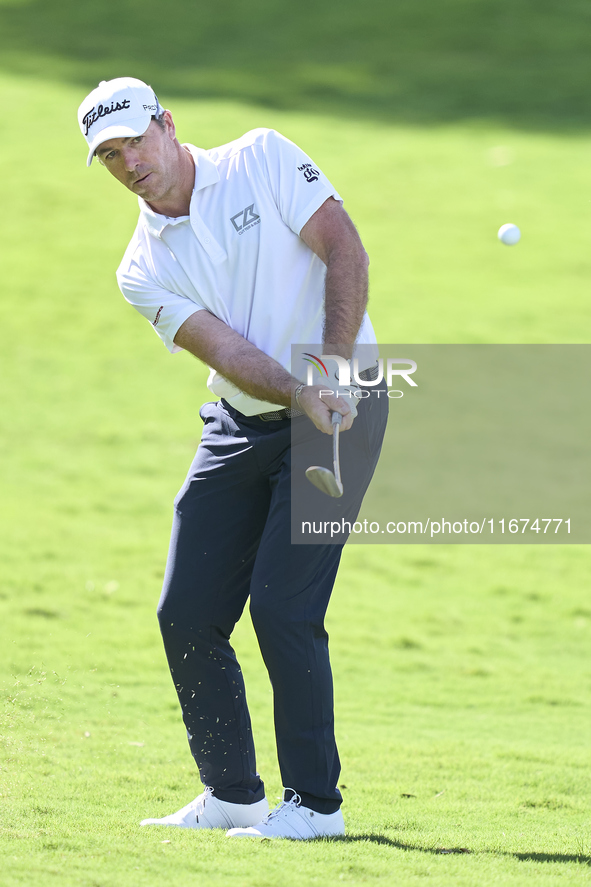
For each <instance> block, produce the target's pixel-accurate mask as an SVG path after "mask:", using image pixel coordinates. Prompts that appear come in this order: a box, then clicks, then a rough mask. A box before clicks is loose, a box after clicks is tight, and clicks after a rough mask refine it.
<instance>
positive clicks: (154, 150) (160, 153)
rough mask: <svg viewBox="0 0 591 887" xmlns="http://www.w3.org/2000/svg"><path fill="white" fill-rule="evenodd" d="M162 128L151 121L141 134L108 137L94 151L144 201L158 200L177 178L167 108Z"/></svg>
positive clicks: (174, 144)
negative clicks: (120, 137)
mask: <svg viewBox="0 0 591 887" xmlns="http://www.w3.org/2000/svg"><path fill="white" fill-rule="evenodd" d="M164 123H165V129H161V128H160V126H159V125H158V124H157V123H156V122H155V121H154V120H151V121H150V125H149V126H148V128H147V130H146V131H145V133H144V134H143V135H140V136H134V137H131V138H124V139H108V140H107V141H106V142H103V144H102V145H99V147H98V148H97V149H96V155H97V157H98V158H99V160H100V162H101V163H102V164H103V166H106V167H107V169H108V170H109V172H110V173H111V175H113V176H115V178H116V179H118V181H120V182H121V183H122V184H123V185H125V187H126V188H129V190H130V191H133V193H134V194H137V195H139V196H140V197H143V198H144V200H146V201H147V202H148V203H158V201H160V200H162V199H163V198H165V197H166V196H167V195H168V194H169V193H170V192H171V191H172V190H173V189H174V187H175V185H176V183H177V182H178V179H179V172H180V169H179V166H180V164H179V159H178V153H177V150H176V147H175V146H176V141H175V128H174V123H173V122H172V116H171V114H170V112H169V111H165V112H164Z"/></svg>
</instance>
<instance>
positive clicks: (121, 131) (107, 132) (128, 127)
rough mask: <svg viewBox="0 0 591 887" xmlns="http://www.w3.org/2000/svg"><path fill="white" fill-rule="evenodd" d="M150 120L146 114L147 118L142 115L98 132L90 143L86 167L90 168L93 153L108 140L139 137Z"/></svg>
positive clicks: (149, 116) (150, 116) (150, 117)
mask: <svg viewBox="0 0 591 887" xmlns="http://www.w3.org/2000/svg"><path fill="white" fill-rule="evenodd" d="M151 119H152V115H151V114H148V116H147V118H146V117H145V116H144V115H142V116H141V117H136V118H135V119H134V120H128V121H127V122H126V123H125V124H117V125H113V126H107V127H105V129H101V131H100V132H97V134H96V136H95V137H94V139H93V140H92V142H90V145H89V149H88V157H87V158H86V165H87V166H90V164H91V163H92V158H93V157H94V152H95V151H96V149H97V148H98V147H99V145H102V144H103V142H108V140H109V139H129V138H133V137H134V136H141V135H143V134H144V133H145V131H146V130H147V128H148V127H149V125H150V120H151Z"/></svg>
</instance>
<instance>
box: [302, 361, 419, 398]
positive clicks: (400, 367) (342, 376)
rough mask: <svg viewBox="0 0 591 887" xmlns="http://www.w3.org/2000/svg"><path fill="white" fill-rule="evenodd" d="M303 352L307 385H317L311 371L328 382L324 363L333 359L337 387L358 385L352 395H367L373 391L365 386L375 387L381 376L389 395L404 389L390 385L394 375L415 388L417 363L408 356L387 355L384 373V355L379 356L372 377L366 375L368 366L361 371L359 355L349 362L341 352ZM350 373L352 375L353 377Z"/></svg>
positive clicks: (328, 376) (394, 394) (401, 394)
mask: <svg viewBox="0 0 591 887" xmlns="http://www.w3.org/2000/svg"><path fill="white" fill-rule="evenodd" d="M304 355H305V356H304V360H305V361H306V362H307V363H308V370H307V377H306V384H307V385H315V384H318V382H315V381H314V370H316V371H317V373H318V374H319V375H320V377H321V378H320V382H324V381H325V380H326V381H330V373H329V371H328V368H327V366H326V364H327V363H328V361H333V362H334V363H336V370H334V373H333V377H334V379H335V381H336V382H337V383H338V386H339V387H340V388H350V387H351V385H353V386H354V387H358V390H357V391H355V392H354V396H355V397H357V398H363V397H369V396H370V395H371V393H372V392H371V391H369V390H367V389H369V388H375V387H376V386H377V385H379V384H380V382H382V381H383V379H384V378H385V379H386V383H387V385H388V397H394V398H397V397H403V396H404V392H403V391H400V390H399V389H395V388H393V380H394V378H395V377H397V378H399V379H402V380H403V381H404V382H406V383H407V384H408V385H409V386H410V387H411V388H417V387H418V383H417V382H415V381H414V379H411V376H412V374H413V373H414V372H416V369H417V363H416V361H415V360H412V359H411V358H409V357H388V358H387V359H386V369H385V376H384V358H383V357H379V358H378V360H377V363H376V366H375V367H372V368H371V369H372V370H373V372H372V373H371V377H370V378H367V372H366V371H367V370H368V369H369V367H362V368H361V370H360V368H359V358H357V357H354V358H353V359H352V360H351V362H349V361H348V360H346V358H344V357H341V355H340V354H321V355H320V356H319V357H318V356H317V355H316V354H311V353H310V352H309V351H305V352H304ZM331 369H332V367H331ZM351 372H352V374H353V379H352V380H351ZM323 393H324V394H326V393H327V392H326V391H321V392H320V396H322V394H323ZM332 393H336V394H337V396H338V391H336V392H332ZM375 393H376V394H377V395H378V397H379V395H380V394H381V390H380V391H376V392H375Z"/></svg>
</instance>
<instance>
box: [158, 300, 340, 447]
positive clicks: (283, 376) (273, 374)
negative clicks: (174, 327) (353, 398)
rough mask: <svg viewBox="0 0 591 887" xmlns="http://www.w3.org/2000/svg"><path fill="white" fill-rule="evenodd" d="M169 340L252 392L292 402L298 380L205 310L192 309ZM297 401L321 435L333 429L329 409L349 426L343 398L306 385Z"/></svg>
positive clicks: (284, 403)
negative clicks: (340, 416) (190, 313)
mask: <svg viewBox="0 0 591 887" xmlns="http://www.w3.org/2000/svg"><path fill="white" fill-rule="evenodd" d="M174 341H175V343H176V344H177V345H180V347H181V348H184V349H185V350H186V351H189V352H190V353H191V354H193V355H195V357H197V358H199V360H202V361H203V362H204V363H206V364H208V365H209V366H211V367H213V368H214V369H215V370H217V372H218V373H220V374H221V375H222V376H223V377H224V378H225V379H228V381H229V382H232V383H233V384H234V385H236V387H237V388H239V389H240V390H241V391H244V392H245V393H246V394H249V395H250V396H251V397H254V398H256V399H257V400H263V401H267V402H268V403H273V404H281V406H284V407H289V406H291V405H292V403H293V400H292V399H293V395H294V393H295V390H296V388H297V387H298V385H299V384H300V382H299V379H296V378H294V377H293V376H292V375H291V374H290V373H288V372H287V370H286V369H284V368H283V367H282V366H281V364H279V363H277V361H276V360H274V359H273V358H272V357H269V355H268V354H265V353H264V352H263V351H260V350H259V349H258V348H257V347H256V346H255V345H253V344H252V342H248V341H247V340H246V339H244V338H243V337H242V336H241V335H240V334H239V333H237V332H235V330H233V329H231V328H230V327H229V326H228V325H227V324H225V323H224V322H223V321H221V320H219V318H217V317H214V315H213V314H210V313H209V312H208V311H197V312H195V314H192V315H191V317H189V318H188V320H186V321H185V322H184V323H183V324H182V325H181V327H180V329H179V330H178V332H177V334H176V336H175V337H174ZM297 405H298V407H299V408H300V409H301V410H303V411H304V412H305V413H306V415H307V416H308V418H310V419H311V420H312V422H313V423H314V425H315V426H316V427H317V428H318V429H319V430H320V431H323V432H324V433H325V434H332V424H331V411H332V410H336V411H337V412H339V413H341V415H342V416H343V417H344V418H343V422H342V424H341V430H342V431H346V430H347V429H348V428H350V427H351V423H352V421H353V419H352V413H351V408H350V406H349V405H348V404H347V403H346V401H344V400H343V398H342V397H337V396H336V395H335V394H326V392H325V391H323V389H322V387H321V386H318V385H311V386H306V387H305V388H304V392H303V393H302V397H301V399H299V400H298V404H297Z"/></svg>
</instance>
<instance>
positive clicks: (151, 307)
mask: <svg viewBox="0 0 591 887" xmlns="http://www.w3.org/2000/svg"><path fill="white" fill-rule="evenodd" d="M117 283H118V284H119V289H120V290H121V292H122V293H123V296H124V298H125V299H126V301H127V302H129V304H130V305H132V306H133V307H134V308H135V309H136V311H139V313H140V314H141V315H142V316H143V317H145V318H146V320H148V321H149V322H150V323H151V325H152V327H153V328H154V330H155V331H156V333H157V334H158V335H159V336H160V338H161V339H162V341H163V342H164V344H165V345H166V347H167V348H168V350H169V351H170V352H171V354H174V353H175V352H177V351H182V348H180V347H179V346H178V345H175V343H174V337H175V336H176V334H177V332H178V330H179V329H180V327H181V326H182V325H183V323H184V322H185V320H187V319H188V318H189V317H191V315H192V314H195V312H196V311H201V310H205V306H204V305H199V304H197V303H196V302H194V301H193V300H192V299H189V298H187V297H186V296H180V295H178V293H173V292H171V291H170V290H167V289H166V288H165V287H163V286H161V285H160V284H159V283H158V282H157V281H156V280H155V279H154V277H153V275H152V274H151V273H150V269H149V267H148V264H147V262H146V261H145V259H144V257H143V256H142V252H141V250H139V249H138V247H137V243H134V241H132V242H131V244H130V245H129V248H128V250H127V252H126V253H125V256H124V257H123V260H122V262H121V264H120V266H119V268H118V269H117Z"/></svg>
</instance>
